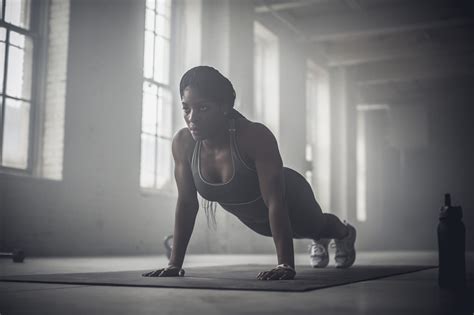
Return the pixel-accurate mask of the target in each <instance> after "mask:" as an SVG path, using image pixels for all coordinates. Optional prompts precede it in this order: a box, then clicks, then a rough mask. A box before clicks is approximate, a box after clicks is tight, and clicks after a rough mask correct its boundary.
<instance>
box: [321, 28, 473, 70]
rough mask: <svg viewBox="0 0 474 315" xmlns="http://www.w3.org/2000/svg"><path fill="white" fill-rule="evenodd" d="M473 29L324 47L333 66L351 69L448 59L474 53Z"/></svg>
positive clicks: (351, 42)
mask: <svg viewBox="0 0 474 315" xmlns="http://www.w3.org/2000/svg"><path fill="white" fill-rule="evenodd" d="M472 34H474V27H464V28H460V27H457V28H450V29H446V30H442V31H437V32H435V33H433V32H429V31H425V32H420V31H418V32H411V33H400V34H395V35H391V36H384V37H382V38H372V39H370V40H350V41H341V42H333V43H328V44H326V45H324V47H325V49H324V51H325V54H326V55H327V56H328V59H329V65H330V66H350V65H357V64H363V63H369V62H378V61H385V60H393V59H407V58H410V57H418V56H419V57H432V56H436V57H439V58H449V56H450V55H459V54H462V53H467V52H474V40H472Z"/></svg>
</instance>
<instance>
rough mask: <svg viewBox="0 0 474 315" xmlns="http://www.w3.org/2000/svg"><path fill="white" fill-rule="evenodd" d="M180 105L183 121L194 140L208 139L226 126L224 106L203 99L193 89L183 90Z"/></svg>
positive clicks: (197, 91)
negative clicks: (181, 106)
mask: <svg viewBox="0 0 474 315" xmlns="http://www.w3.org/2000/svg"><path fill="white" fill-rule="evenodd" d="M181 103H182V105H183V115H184V120H185V121H186V125H187V126H188V128H189V130H190V131H191V135H192V137H193V138H194V140H204V139H207V138H210V137H212V136H213V135H214V134H216V133H217V132H220V131H221V130H222V126H224V125H225V124H226V118H225V116H224V106H222V105H220V104H218V103H216V102H215V101H212V100H209V99H206V98H203V97H202V96H201V95H200V93H199V90H197V89H195V88H193V87H190V86H188V87H186V88H185V89H184V92H183V97H182V99H181Z"/></svg>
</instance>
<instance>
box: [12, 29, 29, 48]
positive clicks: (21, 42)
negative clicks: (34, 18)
mask: <svg viewBox="0 0 474 315" xmlns="http://www.w3.org/2000/svg"><path fill="white" fill-rule="evenodd" d="M10 44H11V45H14V46H17V47H19V48H25V35H22V34H20V33H17V32H13V31H11V32H10Z"/></svg>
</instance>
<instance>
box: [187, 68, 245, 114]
mask: <svg viewBox="0 0 474 315" xmlns="http://www.w3.org/2000/svg"><path fill="white" fill-rule="evenodd" d="M188 86H189V87H193V88H195V89H197V90H198V91H199V93H200V94H201V95H202V96H203V97H204V98H207V99H209V100H212V101H215V102H217V103H219V104H223V105H224V104H225V105H230V106H231V107H232V110H231V111H230V112H229V114H228V115H227V117H228V118H245V116H244V115H242V114H241V113H240V112H238V111H237V110H236V109H234V103H235V96H236V94H235V90H234V86H233V85H232V83H231V82H230V81H229V79H227V78H226V77H225V76H223V75H222V74H221V73H220V72H219V71H218V70H217V69H215V68H213V67H210V66H197V67H194V68H191V69H189V70H188V71H186V73H185V74H184V75H183V77H182V78H181V81H180V82H179V94H180V96H181V98H182V97H183V95H184V90H185V89H186V88H187V87H188Z"/></svg>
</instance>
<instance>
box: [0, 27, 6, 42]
mask: <svg viewBox="0 0 474 315" xmlns="http://www.w3.org/2000/svg"><path fill="white" fill-rule="evenodd" d="M6 38H7V30H6V28H3V27H0V41H1V42H5V40H6Z"/></svg>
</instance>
